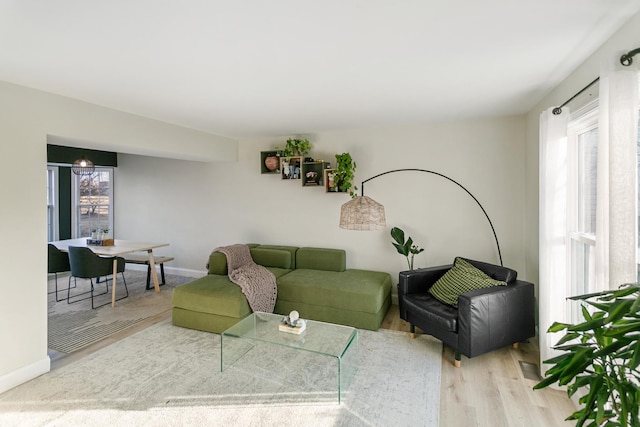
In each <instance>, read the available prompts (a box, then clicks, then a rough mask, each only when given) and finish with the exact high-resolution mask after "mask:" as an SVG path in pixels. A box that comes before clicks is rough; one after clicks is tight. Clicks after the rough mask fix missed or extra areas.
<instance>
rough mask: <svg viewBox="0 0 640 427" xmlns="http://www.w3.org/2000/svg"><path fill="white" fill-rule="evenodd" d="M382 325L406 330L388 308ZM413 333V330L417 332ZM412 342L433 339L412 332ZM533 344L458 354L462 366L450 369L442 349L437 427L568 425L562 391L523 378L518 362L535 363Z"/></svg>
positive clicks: (569, 409) (448, 353)
mask: <svg viewBox="0 0 640 427" xmlns="http://www.w3.org/2000/svg"><path fill="white" fill-rule="evenodd" d="M382 327H383V328H385V329H392V330H396V331H405V332H407V339H410V338H409V333H408V332H409V324H408V323H407V322H405V321H404V320H402V319H400V317H399V315H398V306H397V305H392V306H391V309H390V310H389V312H388V313H387V316H386V317H385V319H384V321H383V323H382ZM416 332H418V330H416ZM415 339H418V340H419V339H434V338H433V337H430V336H428V335H422V334H416V338H415ZM538 354H539V353H538V349H537V345H536V344H535V343H533V342H529V343H521V344H520V345H519V346H518V349H513V348H512V347H507V348H504V349H500V350H496V351H493V352H490V353H486V354H483V355H481V356H476V357H474V358H472V359H469V358H466V357H464V356H462V366H461V367H460V368H456V367H454V366H453V359H454V355H453V350H452V349H451V348H449V347H446V346H445V347H444V348H443V355H442V379H441V386H440V427H470V426H481V427H485V426H486V427H519V426H522V427H538V426H540V427H553V426H571V425H574V423H571V422H568V421H564V419H565V418H566V417H567V416H569V415H570V414H571V413H573V412H574V411H575V406H574V405H573V403H572V402H571V400H570V399H569V398H568V397H567V394H566V393H565V392H563V391H558V390H553V389H549V388H547V389H543V390H536V391H534V390H533V386H534V385H535V384H536V383H537V382H538V381H537V380H531V379H527V378H525V377H524V374H523V371H522V369H521V367H520V361H522V362H527V363H532V364H535V365H536V366H537V365H538V363H539V361H538V358H539V356H538Z"/></svg>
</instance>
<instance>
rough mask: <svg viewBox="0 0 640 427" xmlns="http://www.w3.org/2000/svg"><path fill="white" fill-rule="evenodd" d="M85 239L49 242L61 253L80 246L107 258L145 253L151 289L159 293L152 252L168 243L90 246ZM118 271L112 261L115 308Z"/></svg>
mask: <svg viewBox="0 0 640 427" xmlns="http://www.w3.org/2000/svg"><path fill="white" fill-rule="evenodd" d="M87 240H88V239H87V238H79V239H65V240H57V241H53V242H49V243H51V244H52V245H54V246H55V247H56V248H58V249H59V250H61V251H63V252H69V247H70V246H80V247H85V248H89V249H91V250H92V251H93V252H94V253H95V254H97V255H100V256H109V257H119V256H120V257H122V256H123V255H126V254H130V253H134V252H147V255H148V257H149V268H150V269H151V278H152V280H153V288H154V289H155V291H156V292H160V283H159V282H158V274H157V272H156V264H155V260H154V257H153V250H154V249H156V248H161V247H163V246H169V243H158V242H140V241H133V240H121V239H114V242H113V245H110V246H102V245H92V244H91V245H90V244H88V243H87ZM117 271H118V262H117V260H116V258H114V259H113V277H112V283H113V286H112V289H111V307H115V306H116V273H117Z"/></svg>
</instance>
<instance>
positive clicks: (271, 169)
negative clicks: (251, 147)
mask: <svg viewBox="0 0 640 427" xmlns="http://www.w3.org/2000/svg"><path fill="white" fill-rule="evenodd" d="M260 173H272V174H278V173H280V157H278V152H277V151H276V150H270V151H261V152H260Z"/></svg>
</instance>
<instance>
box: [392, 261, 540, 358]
mask: <svg viewBox="0 0 640 427" xmlns="http://www.w3.org/2000/svg"><path fill="white" fill-rule="evenodd" d="M467 261H468V262H469V263H471V264H473V265H474V266H475V267H476V268H478V269H480V270H482V271H483V272H485V273H486V274H487V275H488V276H489V277H491V278H493V279H497V280H502V281H505V282H507V286H494V287H490V288H483V289H477V290H473V291H470V292H467V293H464V294H462V295H460V296H459V297H458V307H454V306H451V305H448V304H444V303H442V302H440V301H438V300H437V299H436V298H434V297H433V296H432V295H431V294H430V293H429V292H427V291H428V290H429V288H430V287H431V286H432V285H433V284H434V283H435V282H436V281H437V280H438V279H439V278H440V277H442V276H443V275H444V274H445V273H446V272H447V271H448V270H449V269H450V268H451V267H452V265H444V266H439V267H431V268H422V269H418V270H412V271H402V272H400V275H399V276H400V277H399V279H400V282H399V284H398V304H399V308H400V318H402V319H404V320H406V321H407V322H409V324H410V325H411V326H410V328H411V329H410V331H411V337H412V338H413V337H414V336H415V327H416V326H418V327H419V328H420V329H422V330H423V331H424V332H425V333H426V334H429V335H432V336H434V337H436V338H438V339H439V340H441V341H442V342H443V343H444V344H446V345H448V346H450V347H452V348H453V349H454V350H455V359H456V360H455V362H454V364H455V366H456V367H459V366H460V355H461V354H463V355H465V356H467V357H474V356H478V355H480V354H483V353H487V352H489V351H492V350H496V349H498V348H501V347H505V346H507V345H517V343H518V342H521V341H525V340H527V339H529V338H531V337H533V336H534V335H535V296H534V290H533V284H532V283H529V282H525V281H521V280H517V272H516V271H514V270H512V269H510V268H506V267H501V266H498V265H493V264H488V263H484V262H480V261H473V260H469V259H467Z"/></svg>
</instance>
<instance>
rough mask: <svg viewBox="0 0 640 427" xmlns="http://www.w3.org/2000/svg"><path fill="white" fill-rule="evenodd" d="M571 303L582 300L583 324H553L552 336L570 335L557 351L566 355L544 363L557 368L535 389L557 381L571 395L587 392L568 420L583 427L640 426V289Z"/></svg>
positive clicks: (585, 297) (635, 286) (622, 289)
mask: <svg viewBox="0 0 640 427" xmlns="http://www.w3.org/2000/svg"><path fill="white" fill-rule="evenodd" d="M570 299H573V300H579V301H582V303H583V304H582V316H583V317H584V322H582V323H578V324H577V325H571V324H567V323H559V322H555V323H554V324H553V325H551V327H550V328H549V332H560V331H566V333H565V335H564V337H563V338H561V339H560V341H558V343H557V344H556V346H555V347H554V348H556V349H557V350H561V351H563V352H564V354H562V355H560V356H558V357H554V358H552V359H549V360H546V361H545V363H548V364H552V365H553V367H552V368H551V369H549V370H548V371H547V373H546V378H545V379H543V380H542V381H541V382H539V383H538V384H536V385H535V386H534V389H541V388H544V387H547V386H549V385H551V384H554V383H556V382H557V383H558V384H559V385H561V386H564V385H566V386H567V394H568V395H569V396H572V395H574V394H575V393H576V392H577V391H578V390H580V389H583V388H584V389H586V390H587V392H586V394H585V395H584V396H582V397H581V398H580V400H579V403H580V404H581V405H583V407H582V408H581V409H580V410H578V411H576V412H574V413H573V414H571V415H570V416H569V417H568V418H567V420H577V423H576V425H577V426H578V427H580V426H582V425H585V422H587V421H588V420H591V422H590V423H589V424H587V425H588V426H600V425H606V426H625V427H626V426H639V425H640V420H639V418H638V406H640V372H639V371H638V366H639V365H640V340H639V338H640V285H638V284H630V285H623V286H621V287H620V288H619V289H617V290H610V291H604V292H600V293H597V294H589V295H581V296H577V297H572V298H570ZM587 306H590V308H589V309H588V308H587Z"/></svg>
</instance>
